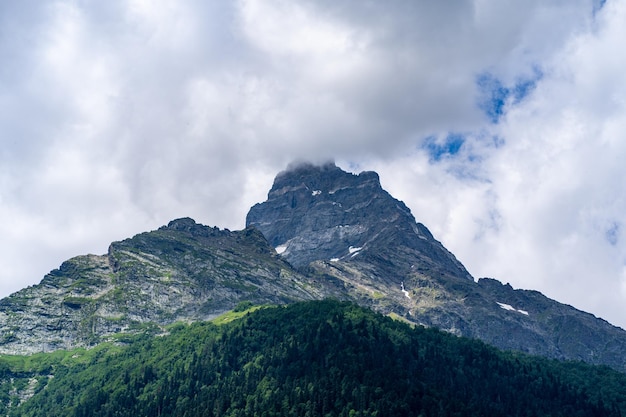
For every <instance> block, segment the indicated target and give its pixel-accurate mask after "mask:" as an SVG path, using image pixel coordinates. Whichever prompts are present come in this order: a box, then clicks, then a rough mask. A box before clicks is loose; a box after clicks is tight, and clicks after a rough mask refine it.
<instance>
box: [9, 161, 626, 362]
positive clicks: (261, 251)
mask: <svg viewBox="0 0 626 417" xmlns="http://www.w3.org/2000/svg"><path fill="white" fill-rule="evenodd" d="M326 297H333V298H338V299H346V300H352V301H355V302H357V303H359V304H361V305H364V306H368V307H370V308H372V309H374V310H377V311H379V312H382V313H385V314H390V315H392V316H395V317H400V318H403V319H404V320H408V321H410V322H413V323H416V324H423V325H426V326H433V327H437V328H440V329H443V330H446V331H449V332H452V333H454V334H457V335H462V336H467V337H473V338H479V339H482V340H484V341H486V342H488V343H490V344H493V345H495V346H497V347H500V348H503V349H514V350H520V351H524V352H529V353H533V354H539V355H544V356H548V357H552V358H559V359H576V360H583V361H586V362H589V363H594V364H605V365H609V366H612V367H613V368H616V369H618V370H621V371H626V332H625V331H624V330H622V329H620V328H617V327H614V326H612V325H610V324H609V323H607V322H605V321H603V320H600V319H597V318H596V317H594V316H592V315H590V314H587V313H584V312H582V311H579V310H576V309H575V308H573V307H570V306H567V305H563V304H560V303H558V302H556V301H553V300H550V299H548V298H546V297H545V296H543V295H542V294H540V293H538V292H535V291H521V290H514V289H513V288H511V287H510V286H509V285H503V284H501V283H500V282H498V281H496V280H493V279H480V280H478V281H475V280H474V279H473V278H472V277H471V276H470V274H469V273H468V272H467V270H466V269H465V268H464V267H463V265H462V264H461V263H460V262H459V261H458V260H457V259H456V258H455V257H454V255H452V254H451V253H450V252H449V251H448V250H446V249H445V248H444V247H443V245H442V244H441V243H439V242H438V241H437V240H435V239H434V237H433V236H432V234H431V233H430V232H429V231H428V229H427V228H426V227H425V226H424V225H422V224H420V223H417V222H416V221H415V218H414V217H413V215H412V214H411V212H410V210H409V209H408V208H407V207H406V206H405V205H404V204H403V203H402V202H400V201H398V200H396V199H394V198H393V197H391V196H390V195H389V194H388V193H387V192H386V191H384V190H383V189H382V188H381V186H380V182H379V179H378V175H377V174H376V173H373V172H364V173H361V174H359V175H354V174H350V173H347V172H344V171H342V170H341V169H339V168H338V167H336V166H335V165H334V164H326V165H322V166H314V165H310V164H301V165H297V166H292V167H290V169H288V170H286V171H285V172H282V173H280V174H279V175H278V176H277V177H276V179H275V182H274V185H273V186H272V189H271V190H270V192H269V194H268V199H267V201H266V202H263V203H261V204H257V205H255V206H254V207H252V209H251V210H250V212H249V214H248V216H247V227H246V229H244V230H242V231H228V230H220V229H217V228H212V227H207V226H202V225H199V224H197V223H196V222H195V221H193V220H191V219H188V218H186V219H178V220H175V221H172V222H170V223H169V224H168V225H167V226H164V227H162V228H160V229H159V230H155V231H152V232H147V233H142V234H139V235H137V236H135V237H133V238H131V239H127V240H124V241H121V242H115V243H113V244H111V246H110V248H109V251H108V253H107V254H106V255H103V256H95V255H87V256H79V257H76V258H73V259H70V260H68V261H66V262H64V263H63V264H62V265H61V267H60V268H59V269H58V270H54V271H52V272H50V273H49V274H48V275H47V276H46V277H44V279H43V280H42V281H41V283H40V284H38V285H35V286H32V287H28V288H25V289H23V290H21V291H19V292H17V293H15V294H13V295H11V296H9V297H7V298H5V299H3V300H0V354H2V353H13V354H15V353H17V354H23V353H34V352H40V351H51V350H55V349H69V348H72V347H76V346H89V345H93V344H95V343H99V342H101V341H104V340H109V339H115V338H120V337H123V335H124V334H126V333H133V332H140V331H152V332H159V331H161V329H162V326H164V325H167V324H170V323H173V322H176V321H193V320H205V319H210V318H212V317H215V316H216V315H218V314H221V313H222V312H224V311H227V310H230V309H232V308H233V307H235V306H236V305H237V304H238V303H239V302H242V301H250V302H253V303H257V304H260V303H272V304H276V303H288V302H291V301H294V300H310V299H321V298H326Z"/></svg>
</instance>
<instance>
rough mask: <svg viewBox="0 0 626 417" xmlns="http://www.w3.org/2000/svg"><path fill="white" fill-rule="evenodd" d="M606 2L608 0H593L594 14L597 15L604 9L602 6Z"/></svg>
mask: <svg viewBox="0 0 626 417" xmlns="http://www.w3.org/2000/svg"><path fill="white" fill-rule="evenodd" d="M605 3H606V0H594V2H593V15H594V16H595V15H596V14H597V13H598V12H599V11H600V10H602V8H603V7H604V4H605Z"/></svg>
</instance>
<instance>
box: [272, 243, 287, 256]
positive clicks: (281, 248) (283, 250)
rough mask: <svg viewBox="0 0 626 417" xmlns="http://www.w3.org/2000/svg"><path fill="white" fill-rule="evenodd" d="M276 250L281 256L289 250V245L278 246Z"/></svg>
mask: <svg viewBox="0 0 626 417" xmlns="http://www.w3.org/2000/svg"><path fill="white" fill-rule="evenodd" d="M275 249H276V253H277V254H279V255H280V254H282V253H283V252H285V251H286V250H287V245H280V246H276V248H275Z"/></svg>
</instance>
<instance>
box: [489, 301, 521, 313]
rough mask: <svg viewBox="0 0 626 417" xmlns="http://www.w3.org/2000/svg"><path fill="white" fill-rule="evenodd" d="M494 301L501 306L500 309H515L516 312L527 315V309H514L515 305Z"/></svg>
mask: <svg viewBox="0 0 626 417" xmlns="http://www.w3.org/2000/svg"><path fill="white" fill-rule="evenodd" d="M496 303H497V304H498V305H499V306H500V308H502V309H504V310H508V311H515V312H517V313H520V314H524V315H526V316H528V311H525V310H518V309H516V308H515V307H513V306H512V305H510V304H505V303H498V302H497V301H496Z"/></svg>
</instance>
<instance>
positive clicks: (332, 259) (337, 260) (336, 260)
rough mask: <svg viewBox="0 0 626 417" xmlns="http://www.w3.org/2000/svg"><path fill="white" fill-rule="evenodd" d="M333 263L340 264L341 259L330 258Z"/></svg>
mask: <svg viewBox="0 0 626 417" xmlns="http://www.w3.org/2000/svg"><path fill="white" fill-rule="evenodd" d="M330 261H331V262H339V258H330Z"/></svg>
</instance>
